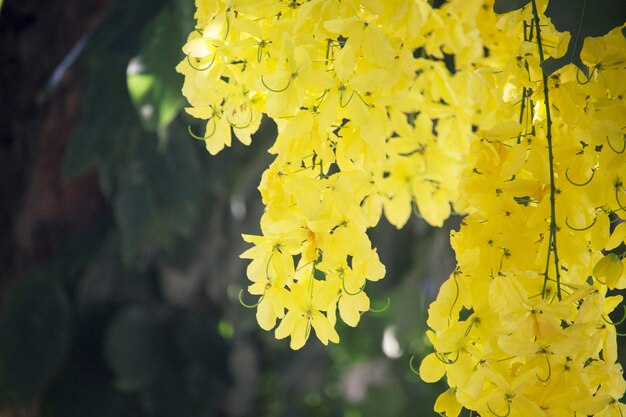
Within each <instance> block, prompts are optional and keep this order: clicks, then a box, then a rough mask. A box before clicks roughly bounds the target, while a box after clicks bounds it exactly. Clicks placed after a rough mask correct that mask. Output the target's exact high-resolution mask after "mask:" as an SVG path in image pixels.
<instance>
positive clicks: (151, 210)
mask: <svg viewBox="0 0 626 417" xmlns="http://www.w3.org/2000/svg"><path fill="white" fill-rule="evenodd" d="M169 130H170V131H171V132H173V133H172V138H173V140H170V141H168V142H167V143H166V144H164V145H163V146H162V147H161V148H158V143H157V138H156V137H155V136H153V135H141V136H140V137H139V138H138V139H137V140H136V141H135V142H134V143H133V144H132V145H131V144H129V147H128V155H126V158H127V160H126V161H125V162H124V163H122V162H123V161H120V162H119V164H120V166H119V167H118V168H117V170H116V171H117V183H118V189H117V192H116V193H115V195H114V197H113V200H114V201H113V207H114V211H115V218H116V220H117V223H118V225H119V227H120V231H121V234H122V242H123V257H124V260H125V261H126V262H127V263H128V262H130V261H131V260H132V259H133V258H134V257H135V256H137V254H138V253H139V251H140V250H141V249H143V248H146V247H148V246H153V247H154V246H156V247H158V248H162V249H167V248H168V247H169V246H170V245H171V244H172V241H173V239H174V238H175V237H178V236H190V235H191V234H192V232H193V227H194V225H195V224H196V222H197V220H198V216H199V214H200V206H201V204H202V202H203V198H204V197H203V196H204V194H203V192H202V191H203V187H202V172H201V166H200V161H199V157H200V156H199V151H198V149H195V148H194V143H193V141H192V140H189V139H188V138H187V137H185V136H183V135H182V133H181V132H182V128H181V127H180V126H178V125H177V124H173V125H171V126H170V127H169Z"/></svg>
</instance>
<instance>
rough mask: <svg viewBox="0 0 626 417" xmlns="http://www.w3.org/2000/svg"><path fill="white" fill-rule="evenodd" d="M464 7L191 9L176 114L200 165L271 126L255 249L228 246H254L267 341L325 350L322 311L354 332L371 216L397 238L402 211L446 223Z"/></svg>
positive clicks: (372, 256)
mask: <svg viewBox="0 0 626 417" xmlns="http://www.w3.org/2000/svg"><path fill="white" fill-rule="evenodd" d="M472 3H474V6H473V7H472V8H470V9H465V8H461V7H460V6H459V4H460V2H457V6H455V7H456V8H457V9H459V10H458V11H457V10H452V8H451V9H450V10H445V9H437V10H433V9H432V8H431V6H430V5H429V4H428V2H427V1H426V0H416V1H406V0H393V1H384V2H383V1H379V0H370V1H356V0H341V1H339V0H312V1H307V2H296V1H281V0H274V1H260V2H257V1H255V2H252V1H234V0H230V1H201V0H198V1H197V2H196V4H197V12H196V19H197V25H196V30H195V31H194V32H192V33H191V34H190V36H189V39H188V41H187V43H186V44H185V46H184V48H183V51H184V52H185V54H186V59H185V60H184V61H183V62H181V63H180V65H179V66H178V71H179V72H181V73H182V74H184V76H185V83H184V86H183V93H184V95H185V96H186V97H187V99H188V100H189V103H190V105H191V106H190V107H189V108H187V112H188V113H189V114H191V115H192V116H195V117H197V118H200V119H204V120H206V131H205V133H204V135H202V136H199V135H197V134H195V133H193V132H192V135H193V136H194V137H196V138H197V139H201V140H204V141H205V142H206V147H207V150H208V151H209V152H210V153H211V154H215V153H217V152H219V151H220V150H221V149H223V148H224V147H225V146H230V145H231V141H232V136H231V133H234V135H235V136H236V137H237V139H239V140H240V141H241V142H242V143H244V144H248V143H250V140H251V134H253V133H254V132H255V131H256V130H257V129H258V127H259V124H260V120H261V117H262V115H263V114H266V115H267V116H269V117H270V118H272V119H273V120H274V121H275V123H276V125H277V126H278V136H277V138H276V141H275V143H274V144H273V146H272V147H271V148H270V152H271V153H272V154H275V155H276V158H275V160H274V161H273V163H272V164H271V165H270V167H269V168H268V169H267V170H266V171H265V173H264V174H263V177H262V179H261V184H260V186H259V189H260V191H261V195H262V197H263V203H264V204H265V206H266V209H265V212H264V214H263V217H262V219H261V231H262V236H247V235H246V236H244V238H245V239H246V241H248V242H250V243H252V244H253V245H254V247H253V248H251V249H250V250H248V251H246V252H245V253H244V254H242V257H244V258H248V259H251V262H250V264H249V267H248V271H247V274H248V278H249V279H250V281H252V284H251V285H250V287H249V292H250V293H251V294H253V295H257V296H258V297H259V298H258V304H257V305H256V307H257V319H258V322H259V324H260V326H261V327H262V328H263V329H266V330H271V329H273V328H274V327H275V326H276V324H277V321H278V320H280V324H278V326H277V327H276V330H275V334H276V337H278V338H283V337H287V336H291V347H292V348H294V349H298V348H300V347H301V346H303V344H304V343H305V341H306V340H307V338H308V336H309V332H310V329H311V328H313V329H314V330H315V333H316V335H317V337H318V338H319V339H320V340H321V341H322V342H323V343H327V342H328V341H333V342H337V341H338V340H339V336H338V335H337V333H336V331H335V329H334V325H335V322H336V317H337V313H339V317H340V318H341V319H342V320H343V321H344V322H345V323H347V324H348V325H350V326H355V325H356V324H357V323H358V321H359V319H360V315H361V313H363V312H365V311H368V310H369V309H370V302H369V298H368V297H367V295H366V293H365V285H366V282H367V281H375V280H379V279H381V278H383V276H384V274H385V268H384V266H383V265H382V264H381V263H380V261H379V259H378V255H377V252H376V250H375V249H373V248H372V245H371V243H370V241H369V238H368V236H367V234H366V231H367V229H368V228H370V227H373V226H375V225H376V224H377V223H378V221H379V219H380V217H381V215H382V213H383V212H384V214H385V216H386V217H387V219H388V220H389V221H390V222H391V223H392V224H394V225H395V226H397V227H402V226H403V225H404V224H405V223H406V222H407V220H408V218H409V217H410V215H411V213H412V212H413V211H417V212H419V214H420V215H421V216H422V217H423V218H424V219H426V220H427V221H428V222H429V223H431V224H433V225H441V224H442V223H443V221H444V220H445V219H446V218H447V217H448V216H449V215H450V212H451V210H452V208H451V202H454V201H455V200H456V198H457V197H458V190H459V179H460V173H461V170H462V169H463V166H464V164H465V161H466V160H467V154H468V152H469V135H468V133H469V132H471V117H470V114H469V113H468V109H469V108H470V106H471V102H470V98H469V96H468V95H467V94H464V90H465V89H466V88H467V87H466V83H467V81H468V75H469V73H470V72H471V70H473V62H474V61H475V60H476V59H477V58H478V57H480V56H482V55H483V50H482V48H481V47H480V43H479V42H476V41H477V40H478V39H477V37H478V35H479V33H478V31H477V30H475V29H472V28H471V24H470V23H469V22H471V21H472V19H474V18H477V14H479V13H483V14H484V15H485V16H486V15H488V13H486V11H485V10H483V9H481V8H480V7H478V6H479V5H480V2H477V1H473V2H472ZM452 12H454V16H455V17H456V20H455V22H454V25H453V26H446V25H448V23H444V18H448V16H451V13H452ZM492 20H493V18H492ZM450 28H453V29H454V32H450V31H449V29H450ZM444 53H446V54H453V53H454V54H457V59H456V62H455V64H454V65H455V68H449V65H448V66H446V63H445V62H444ZM451 69H453V70H455V71H454V74H453V73H452V72H451Z"/></svg>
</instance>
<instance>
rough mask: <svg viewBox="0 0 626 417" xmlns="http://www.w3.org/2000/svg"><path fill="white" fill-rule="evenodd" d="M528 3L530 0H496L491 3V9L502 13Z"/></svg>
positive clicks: (517, 8)
mask: <svg viewBox="0 0 626 417" xmlns="http://www.w3.org/2000/svg"><path fill="white" fill-rule="evenodd" d="M528 3H530V0H496V2H495V3H494V4H493V11H494V12H496V13H498V14H502V13H508V12H512V11H514V10H519V9H521V8H522V7H524V6H526V5H527V4H528Z"/></svg>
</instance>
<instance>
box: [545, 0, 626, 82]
mask: <svg viewBox="0 0 626 417" xmlns="http://www.w3.org/2000/svg"><path fill="white" fill-rule="evenodd" d="M545 14H546V16H547V17H548V18H550V20H551V21H552V24H553V25H554V27H555V28H556V30H558V31H559V32H570V34H571V39H570V41H569V45H568V47H567V52H566V53H565V55H564V56H562V57H561V58H552V57H550V58H548V59H546V60H545V61H544V62H543V63H542V66H543V70H544V72H545V73H546V74H548V75H549V74H552V73H553V72H554V71H556V70H558V69H559V68H561V67H563V66H565V65H567V64H570V63H573V64H574V65H576V66H577V67H578V68H580V69H581V71H583V72H584V73H585V74H588V72H589V68H587V66H586V65H585V64H584V63H583V62H582V60H581V59H580V51H582V49H583V44H584V42H585V38H587V37H589V36H603V35H606V34H607V33H609V32H610V31H611V29H614V28H615V27H617V26H621V25H623V24H624V21H626V7H624V0H550V2H549V3H548V7H547V8H546V12H545Z"/></svg>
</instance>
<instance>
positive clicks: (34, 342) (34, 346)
mask: <svg viewBox="0 0 626 417" xmlns="http://www.w3.org/2000/svg"><path fill="white" fill-rule="evenodd" d="M3 307H4V308H3V311H2V319H1V320H0V391H1V392H2V393H3V394H4V396H6V397H8V399H9V401H10V402H14V403H18V404H29V403H32V402H33V401H34V400H35V399H36V398H37V396H38V395H39V393H40V392H41V390H42V389H43V388H44V387H45V386H46V385H47V384H48V383H49V382H50V380H51V379H52V377H53V376H54V374H55V372H56V371H57V369H58V368H59V367H60V366H61V363H62V362H63V360H64V358H65V355H66V354H67V350H68V347H69V341H70V340H69V339H70V332H71V313H70V305H69V300H68V299H67V296H66V294H65V293H64V291H63V289H62V288H61V286H60V285H59V283H58V282H56V281H54V280H49V279H45V278H42V277H36V276H32V277H27V278H24V279H22V280H21V281H20V282H19V283H18V284H17V285H16V287H15V288H14V289H13V291H12V292H11V295H10V297H9V298H8V299H7V301H6V304H5V305H4V306H3Z"/></svg>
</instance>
